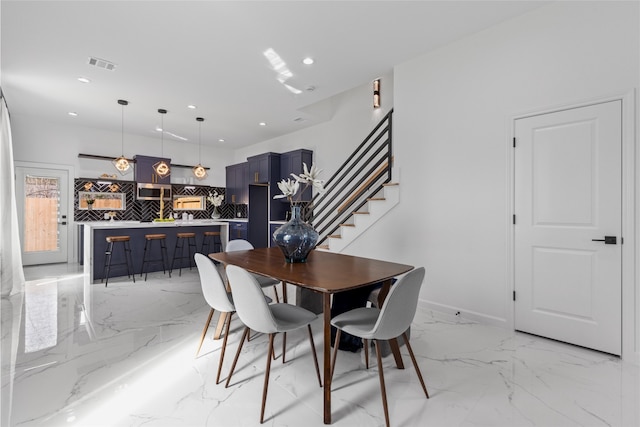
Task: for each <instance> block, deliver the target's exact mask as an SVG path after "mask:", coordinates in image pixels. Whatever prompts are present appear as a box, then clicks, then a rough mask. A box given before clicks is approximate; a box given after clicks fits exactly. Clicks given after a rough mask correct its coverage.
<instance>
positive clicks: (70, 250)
mask: <svg viewBox="0 0 640 427" xmlns="http://www.w3.org/2000/svg"><path fill="white" fill-rule="evenodd" d="M13 166H14V168H18V167H21V168H35V169H54V170H62V171H66V172H67V175H68V179H67V192H68V197H67V261H66V262H67V263H69V262H73V261H74V260H77V257H76V255H75V254H76V240H77V239H76V238H75V233H76V227H75V221H74V213H75V211H74V203H75V192H74V188H75V187H74V182H75V168H74V167H73V166H70V165H58V164H53V163H38V162H23V161H20V160H16V161H14V162H13ZM14 178H15V177H14ZM16 197H18V193H17V192H16ZM17 202H18V201H17V200H16V203H17ZM20 233H21V235H24V234H23V233H24V230H20Z"/></svg>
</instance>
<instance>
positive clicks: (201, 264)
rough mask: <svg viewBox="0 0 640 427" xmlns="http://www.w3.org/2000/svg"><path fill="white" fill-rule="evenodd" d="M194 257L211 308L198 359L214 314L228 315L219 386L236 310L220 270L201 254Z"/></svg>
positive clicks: (218, 380)
mask: <svg viewBox="0 0 640 427" xmlns="http://www.w3.org/2000/svg"><path fill="white" fill-rule="evenodd" d="M194 257H195V260H196V266H197V268H198V274H199V275H200V286H201V287H202V294H203V295H204V299H205V300H206V301H207V304H209V306H210V307H211V311H209V317H208V318H207V322H206V323H205V325H204V329H203V330H202V336H201V337H200V343H199V344H198V350H197V351H196V357H198V354H200V349H201V348H202V343H203V341H204V338H205V336H206V335H207V330H208V329H209V324H210V323H211V318H212V317H213V313H214V312H215V311H216V310H218V312H220V313H228V316H227V318H226V321H225V331H224V339H223V340H222V347H221V349H220V361H219V363H218V373H217V375H216V384H218V383H219V382H220V372H221V370H222V363H223V362H224V353H225V350H226V348H227V338H228V336H229V325H231V317H232V316H233V313H234V312H235V311H236V309H235V307H234V305H233V300H232V298H231V294H230V293H229V292H227V289H226V286H225V284H224V281H223V280H222V277H220V273H219V272H218V268H217V267H216V265H215V264H214V263H213V261H211V260H210V259H209V258H207V257H206V256H205V255H202V254H200V253H197V254H195V255H194Z"/></svg>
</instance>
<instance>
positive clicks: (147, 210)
mask: <svg viewBox="0 0 640 427" xmlns="http://www.w3.org/2000/svg"><path fill="white" fill-rule="evenodd" d="M89 184H90V185H91V190H90V191H96V192H103V193H106V192H117V193H124V194H125V198H126V206H125V210H124V211H115V212H116V216H115V217H114V219H115V220H120V221H151V220H153V219H154V218H157V217H158V212H159V211H160V201H159V200H136V183H135V182H133V181H104V180H97V179H85V178H77V179H75V180H74V204H73V207H74V209H73V219H74V221H103V220H104V214H105V213H106V212H107V211H105V210H97V209H96V210H86V209H79V202H80V201H79V199H78V194H79V193H80V192H81V191H87V187H88V186H89ZM113 184H116V185H117V186H118V188H116V187H115V186H114V185H113ZM114 190H115V191H114ZM214 191H217V192H218V194H224V193H225V189H224V187H209V186H198V185H195V186H194V185H182V184H172V185H171V192H172V194H173V195H174V196H175V195H178V194H179V195H188V196H205V197H206V196H208V195H209V192H211V193H213V192H214ZM218 211H219V212H220V215H221V218H236V217H240V218H246V217H247V205H234V204H226V203H224V202H223V203H222V206H220V207H219V208H218ZM183 212H186V213H188V214H193V218H194V219H207V218H211V215H212V214H213V205H211V204H210V203H209V202H207V209H206V210H204V211H200V210H193V211H184V210H181V211H179V213H180V214H182V213H183ZM169 215H173V209H172V204H171V203H168V202H167V201H165V213H164V217H165V218H167V217H169Z"/></svg>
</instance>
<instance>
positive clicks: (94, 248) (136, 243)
mask: <svg viewBox="0 0 640 427" xmlns="http://www.w3.org/2000/svg"><path fill="white" fill-rule="evenodd" d="M76 224H77V225H79V226H82V229H83V230H82V231H83V240H82V244H83V249H82V251H83V263H84V272H85V273H87V274H88V275H89V280H90V283H93V282H94V281H95V280H97V279H101V278H102V276H103V271H102V270H103V268H104V252H105V249H106V246H107V243H106V240H105V238H106V236H108V235H127V236H130V237H131V242H130V245H131V252H132V253H131V256H132V258H133V262H134V271H135V273H137V274H138V277H139V275H140V271H141V269H142V256H143V253H144V245H145V241H146V240H145V238H144V235H145V234H148V233H153V234H156V233H162V234H166V235H167V239H166V246H167V252H168V257H169V266H170V265H171V259H172V258H173V251H174V247H175V243H176V240H177V239H176V234H177V233H183V232H194V233H196V248H197V249H198V250H200V247H201V244H202V239H203V236H204V232H205V231H218V230H219V231H220V241H221V243H222V250H223V251H224V249H225V248H226V246H227V243H228V242H229V223H228V222H227V221H220V220H213V219H199V220H192V221H182V220H176V221H171V222H139V221H86V222H76ZM120 249H121V248H117V249H115V250H114V255H113V262H112V263H113V264H116V263H119V262H122V261H124V258H122V259H118V258H120V256H121V255H122V256H124V254H123V253H122V252H124V251H121V250H120ZM210 250H211V251H212V252H213V248H211V249H210ZM148 258H149V259H157V258H160V248H159V247H158V245H152V248H151V253H150V255H149V256H148ZM149 267H150V268H149V271H159V270H162V265H161V264H160V263H157V264H151V265H150V266H149ZM183 268H184V267H183ZM123 275H127V272H126V266H120V267H118V268H112V269H111V273H110V275H109V276H110V277H117V276H123Z"/></svg>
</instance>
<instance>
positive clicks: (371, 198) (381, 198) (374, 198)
mask: <svg viewBox="0 0 640 427" xmlns="http://www.w3.org/2000/svg"><path fill="white" fill-rule="evenodd" d="M373 200H387V199H385V198H384V197H370V198H368V199H367V201H373Z"/></svg>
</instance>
